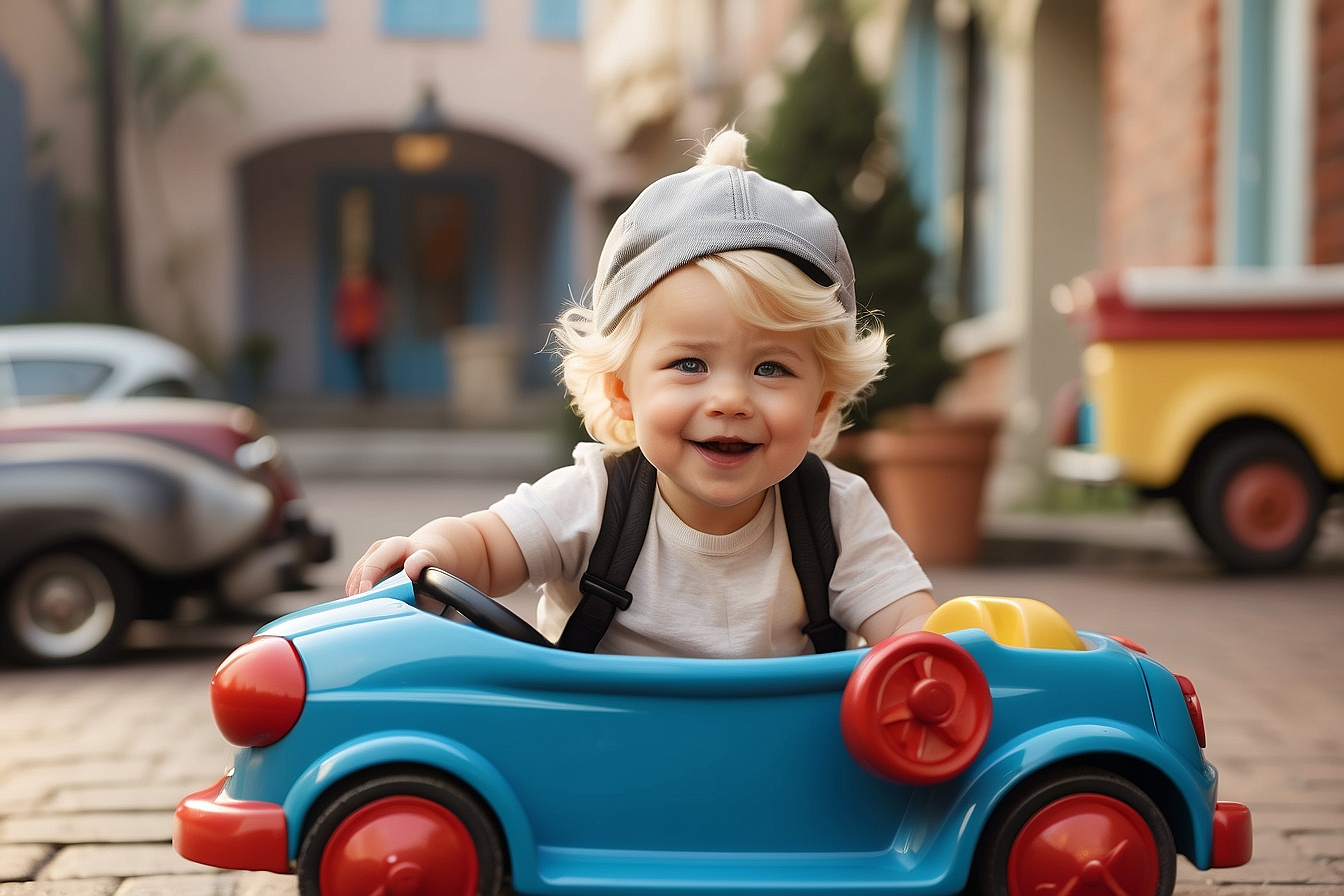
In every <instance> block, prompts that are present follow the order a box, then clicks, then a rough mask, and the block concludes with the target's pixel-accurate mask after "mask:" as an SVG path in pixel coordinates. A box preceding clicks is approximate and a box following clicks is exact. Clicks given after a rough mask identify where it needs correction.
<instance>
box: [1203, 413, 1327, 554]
mask: <svg viewBox="0 0 1344 896" xmlns="http://www.w3.org/2000/svg"><path fill="white" fill-rule="evenodd" d="M1191 473H1192V478H1191V488H1190V493H1189V495H1188V498H1187V500H1186V501H1185V509H1186V513H1187V514H1188V515H1189V517H1190V522H1191V524H1192V525H1193V527H1194V529H1195V532H1196V533H1197V534H1198V535H1199V537H1200V538H1201V539H1203V541H1204V543H1205V544H1206V545H1208V547H1209V550H1210V551H1212V552H1213V554H1214V556H1215V557H1217V558H1218V560H1219V561H1221V562H1222V563H1223V564H1224V565H1225V566H1226V567H1227V568H1228V569H1230V570H1233V571H1235V572H1253V573H1254V572H1272V571H1275V570H1281V569H1288V568H1290V567H1293V566H1295V565H1297V564H1298V563H1300V562H1301V561H1302V558H1303V557H1304V556H1305V555H1306V553H1307V551H1308V550H1309V549H1310V548H1311V545H1312V543H1313V542H1314V541H1315V540H1316V533H1317V529H1318V527H1319V524H1320V517H1321V513H1322V511H1323V510H1324V509H1325V501H1326V497H1327V493H1326V487H1325V483H1324V482H1323V481H1322V480H1321V476H1320V474H1319V473H1318V472H1317V471H1316V466H1315V464H1313V463H1312V461H1311V458H1310V457H1309V456H1308V455H1307V453H1306V452H1305V451H1304V450H1303V449H1302V447H1301V446H1300V445H1299V444H1298V443H1297V442H1296V441H1294V440H1293V439H1292V438H1291V437H1289V436H1288V435H1286V434H1284V433H1280V432H1256V433H1248V434H1245V435H1240V436H1236V437H1235V438H1233V439H1231V440H1230V441H1227V442H1224V443H1222V444H1221V445H1219V446H1217V447H1216V448H1214V449H1213V450H1212V451H1211V452H1209V453H1208V454H1207V455H1205V456H1204V457H1203V458H1202V460H1201V461H1200V463H1199V466H1198V468H1196V469H1194V470H1192V471H1191ZM1257 483H1258V484H1257Z"/></svg>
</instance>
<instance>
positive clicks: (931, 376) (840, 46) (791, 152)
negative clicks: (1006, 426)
mask: <svg viewBox="0 0 1344 896" xmlns="http://www.w3.org/2000/svg"><path fill="white" fill-rule="evenodd" d="M808 13H809V15H810V16H811V18H812V21H813V22H814V23H815V24H816V26H817V27H818V32H819V39H818V42H817V45H816V49H815V50H814V51H813V53H812V55H811V57H810V58H809V59H808V61H807V63H806V64H804V65H803V66H802V67H801V68H800V69H798V70H797V71H795V72H792V73H790V74H789V75H788V76H787V77H786V81H785V90H784V95H783V98H782V99H781V100H780V102H779V104H778V105H777V106H776V107H775V109H774V114H773V120H772V124H771V128H770V132H769V135H768V136H767V137H766V138H765V139H764V140H763V141H758V145H757V146H755V147H753V151H752V161H753V162H754V163H755V164H756V166H757V167H758V168H759V169H760V171H761V173H762V174H763V175H765V176H766V177H769V178H771V179H774V180H778V181H780V182H782V183H786V184H789V185H790V186H792V187H795V188H797V189H801V190H806V191H807V192H809V193H811V194H812V195H813V196H814V197H816V199H817V201H818V202H820V203H821V204H822V205H823V206H825V207H826V208H827V209H829V210H830V211H831V213H832V214H834V215H835V217H836V221H837V222H838V224H839V225H840V231H841V233H843V234H844V236H845V242H846V243H847V245H848V246H849V251H850V255H851V257H852V258H853V261H854V271H855V281H856V283H857V285H858V295H859V300H860V304H861V305H866V306H867V307H868V308H869V309H870V310H871V311H873V312H875V313H877V314H878V315H879V316H880V318H881V322H882V326H883V327H884V328H885V330H886V332H887V335H888V336H889V342H888V368H887V371H886V375H885V377H884V378H883V379H882V380H881V381H880V382H879V383H878V384H877V387H876V390H875V391H874V393H873V394H872V395H871V396H870V398H869V399H868V401H867V403H866V405H865V406H864V407H863V408H861V409H859V413H858V414H857V415H856V419H854V421H853V423H854V427H853V430H852V431H851V433H849V434H847V437H846V438H845V440H844V441H843V442H842V445H841V446H840V449H839V451H838V452H837V454H836V455H833V457H834V458H835V459H836V460H837V462H840V463H844V464H846V465H851V466H854V467H856V468H858V469H859V470H860V471H861V472H863V473H864V475H865V476H866V477H867V479H868V480H869V483H870V484H871V486H872V488H873V491H874V494H876V495H877V498H878V500H879V501H880V502H881V503H882V505H883V507H884V508H885V509H886V510H887V513H888V515H889V516H890V517H891V520H892V524H893V525H894V526H895V527H896V529H897V531H898V532H900V534H901V536H902V537H903V538H904V539H905V540H906V542H907V543H908V544H909V545H910V547H911V549H912V550H913V551H914V552H915V556H916V557H917V558H919V559H920V560H921V561H922V562H924V563H928V564H942V563H965V562H970V561H972V560H974V559H975V558H976V557H977V556H978V555H979V551H980V525H979V520H980V512H981V503H982V499H983V494H984V483H985V479H986V474H987V471H988V467H989V463H990V460H991V454H992V447H993V444H994V441H995V437H996V435H997V431H998V421H997V420H993V419H985V418H980V417H977V418H957V417H949V416H948V415H946V414H944V413H942V412H940V411H938V410H936V409H935V408H934V400H935V398H936V397H937V394H938V391H939V389H940V388H941V387H942V386H943V385H944V384H945V383H947V382H948V381H949V380H951V379H952V378H953V377H955V376H956V374H957V370H956V368H955V366H954V365H952V364H951V363H949V362H948V361H947V359H946V358H944V356H943V354H942V334H943V328H944V324H943V322H942V321H941V320H939V319H938V317H937V316H936V315H935V314H934V312H933V309H932V307H931V305H930V302H929V291H928V280H929V274H930V271H931V270H932V267H933V259H932V257H931V256H930V254H929V252H928V251H927V250H926V249H925V248H924V246H923V245H922V244H921V243H920V241H919V237H918V229H919V222H920V217H921V212H920V209H919V208H918V206H917V205H916V204H915V202H914V200H913V199H912V197H911V195H910V190H909V186H908V184H907V182H906V178H905V174H904V172H903V171H902V170H901V168H900V166H899V164H897V159H896V152H895V149H894V142H893V141H894V137H893V134H892V127H891V123H890V118H889V116H888V115H887V114H886V113H885V112H884V109H883V102H882V95H881V92H880V91H879V90H878V88H876V87H875V86H873V85H872V84H871V83H869V82H868V81H867V80H866V79H865V78H864V76H863V74H862V72H861V71H860V69H859V66H858V64H857V61H856V59H855V56H854V52H853V47H852V36H853V22H852V21H851V20H850V17H849V15H848V13H847V12H846V10H845V5H844V2H843V0H812V2H811V3H810V4H809V7H808Z"/></svg>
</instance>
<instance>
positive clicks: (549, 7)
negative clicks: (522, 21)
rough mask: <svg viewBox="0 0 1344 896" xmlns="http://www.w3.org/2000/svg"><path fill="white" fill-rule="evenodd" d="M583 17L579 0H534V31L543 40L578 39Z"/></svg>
mask: <svg viewBox="0 0 1344 896" xmlns="http://www.w3.org/2000/svg"><path fill="white" fill-rule="evenodd" d="M582 25H583V18H582V14H581V10H580V2H579V0H533V5H532V33H533V34H534V35H535V36H536V37H538V38H540V39H542V40H578V39H579V37H580V36H581V35H582Z"/></svg>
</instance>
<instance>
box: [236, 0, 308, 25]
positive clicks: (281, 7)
mask: <svg viewBox="0 0 1344 896" xmlns="http://www.w3.org/2000/svg"><path fill="white" fill-rule="evenodd" d="M322 24H323V23H322V0H243V25H244V26H245V27H247V28H258V29H264V30H268V31H314V30H316V29H318V28H321V27H322Z"/></svg>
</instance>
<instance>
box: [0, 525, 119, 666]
mask: <svg viewBox="0 0 1344 896" xmlns="http://www.w3.org/2000/svg"><path fill="white" fill-rule="evenodd" d="M3 593H4V608H3V615H2V617H0V641H3V643H4V648H5V651H6V653H7V654H8V655H9V656H11V657H12V658H14V659H15V660H17V661H19V662H21V663H25V664H28V665H37V666H61V665H73V664H76V663H92V662H99V661H102V660H107V659H110V658H112V657H114V656H116V655H117V654H118V653H120V652H121V649H122V647H123V646H124V643H125V638H126V629H127V628H128V627H129V626H130V624H131V623H132V622H133V621H134V620H135V619H136V617H137V616H138V614H139V610H140V585H139V581H138V580H137V578H136V575H135V573H134V571H132V569H131V568H130V566H129V565H128V564H127V563H126V561H124V560H122V559H121V558H120V557H119V556H117V555H116V554H114V553H112V552H111V551H109V550H106V549H105V548H101V547H98V546H95V545H79V546H72V547H65V548H58V549H53V550H48V551H43V552H42V553H40V554H37V555H35V556H33V557H30V558H29V559H28V560H26V561H24V562H23V563H22V564H20V565H19V566H18V567H16V568H15V570H14V572H13V573H12V574H11V575H9V576H8V577H7V578H6V580H5V583H4V592H3Z"/></svg>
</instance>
